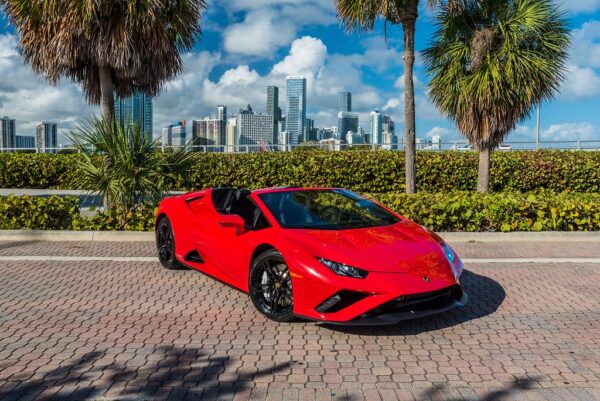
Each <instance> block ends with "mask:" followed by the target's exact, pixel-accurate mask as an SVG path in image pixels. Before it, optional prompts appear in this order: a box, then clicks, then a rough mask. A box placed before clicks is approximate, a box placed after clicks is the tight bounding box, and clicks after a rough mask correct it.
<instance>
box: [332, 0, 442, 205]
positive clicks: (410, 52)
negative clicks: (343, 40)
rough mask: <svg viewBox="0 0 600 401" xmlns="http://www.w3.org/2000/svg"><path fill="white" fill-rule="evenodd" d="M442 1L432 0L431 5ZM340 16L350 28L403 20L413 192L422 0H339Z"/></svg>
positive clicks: (408, 170) (408, 172)
mask: <svg viewBox="0 0 600 401" xmlns="http://www.w3.org/2000/svg"><path fill="white" fill-rule="evenodd" d="M435 3H439V1H437V0H428V4H429V5H433V4H435ZM337 11H338V18H339V19H340V21H341V23H342V25H344V27H345V28H346V30H347V31H349V32H354V31H358V30H363V29H366V30H372V29H373V28H374V27H375V23H376V22H377V20H382V21H383V22H384V24H385V25H386V26H387V24H394V25H396V24H400V25H402V31H403V32H404V56H403V58H404V149H405V180H406V193H407V194H409V195H410V194H413V193H415V192H416V190H417V184H416V173H417V170H416V164H415V159H416V153H415V88H414V83H413V66H414V63H415V25H416V22H417V18H418V16H419V0H337Z"/></svg>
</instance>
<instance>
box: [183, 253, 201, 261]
mask: <svg viewBox="0 0 600 401" xmlns="http://www.w3.org/2000/svg"><path fill="white" fill-rule="evenodd" d="M184 259H185V261H186V262H193V263H204V259H202V256H200V254H199V253H198V251H191V252H189V253H188V254H187V255H185V258H184Z"/></svg>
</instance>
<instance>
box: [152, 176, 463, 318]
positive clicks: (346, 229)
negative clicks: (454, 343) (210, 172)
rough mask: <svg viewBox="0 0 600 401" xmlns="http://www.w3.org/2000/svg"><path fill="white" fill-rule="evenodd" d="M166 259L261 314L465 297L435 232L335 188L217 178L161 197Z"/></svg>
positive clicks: (321, 313)
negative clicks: (234, 184)
mask: <svg viewBox="0 0 600 401" xmlns="http://www.w3.org/2000/svg"><path fill="white" fill-rule="evenodd" d="M156 245H157V249H158V256H159V259H160V262H161V263H162V265H163V266H165V267H166V268H168V269H174V268H178V267H180V266H182V265H185V266H188V267H192V268H194V269H197V270H199V271H201V272H203V273H206V274H208V275H210V276H213V277H214V278H216V279H219V280H221V281H223V282H225V283H226V284H229V285H231V286H233V287H235V288H238V289H240V290H242V291H244V292H247V293H249V294H250V298H251V299H252V302H253V303H254V305H255V306H256V308H257V309H258V310H259V311H260V312H261V313H263V314H264V315H266V316H267V317H268V318H270V319H273V320H276V321H281V322H283V321H290V320H292V319H293V318H294V317H296V316H297V317H302V318H307V319H312V320H316V321H322V322H328V323H338V324H367V325H370V324H395V323H397V322H399V321H401V320H405V319H410V318H416V317H422V316H427V315H431V314H434V313H438V312H442V311H446V310H448V309H451V308H454V307H456V306H463V305H464V304H465V302H466V301H467V295H466V294H465V293H464V292H463V290H462V287H461V285H460V283H459V277H460V274H461V272H462V269H463V267H462V263H461V261H460V259H459V257H458V256H457V255H456V253H455V252H454V251H453V250H452V249H451V248H450V246H448V245H447V244H446V243H445V242H444V241H443V240H442V239H441V238H440V237H439V236H437V235H436V234H434V233H433V232H431V231H429V230H427V229H426V228H424V227H422V226H420V225H418V224H416V223H414V222H412V221H411V220H409V219H407V218H404V217H402V216H400V215H398V214H396V213H394V212H393V211H391V210H389V209H387V208H386V207H384V206H382V205H379V204H377V203H376V202H374V201H372V200H369V199H367V198H365V197H363V196H360V195H358V194H356V193H354V192H351V191H348V190H345V189H338V188H294V187H289V188H269V189H260V190H256V191H249V190H246V189H234V188H214V189H206V190H202V191H198V192H192V193H188V194H185V195H180V196H174V197H171V198H166V199H164V200H163V201H162V202H161V204H160V207H159V209H158V213H157V217H156Z"/></svg>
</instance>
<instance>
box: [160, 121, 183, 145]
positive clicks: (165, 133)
mask: <svg viewBox="0 0 600 401" xmlns="http://www.w3.org/2000/svg"><path fill="white" fill-rule="evenodd" d="M186 142H187V131H186V124H185V121H180V122H177V123H175V124H171V125H169V126H168V127H165V128H163V130H162V138H161V143H162V146H168V147H171V146H172V147H181V146H185V144H186Z"/></svg>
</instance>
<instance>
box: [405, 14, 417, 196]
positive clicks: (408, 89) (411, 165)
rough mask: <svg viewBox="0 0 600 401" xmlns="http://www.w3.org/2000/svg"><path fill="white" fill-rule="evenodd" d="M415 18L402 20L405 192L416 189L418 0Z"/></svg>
mask: <svg viewBox="0 0 600 401" xmlns="http://www.w3.org/2000/svg"><path fill="white" fill-rule="evenodd" d="M414 3H415V4H414V14H415V18H414V19H412V18H406V19H404V20H403V21H402V30H403V31H404V157H405V167H404V168H405V181H406V193H407V194H408V195H411V194H414V193H415V192H416V191H417V178H416V175H417V166H416V152H415V131H416V128H415V87H414V83H413V66H414V64H415V24H416V15H417V13H418V11H417V10H418V9H417V5H418V2H414Z"/></svg>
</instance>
